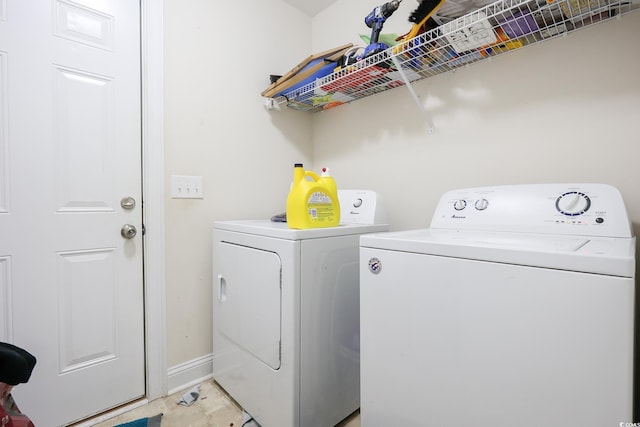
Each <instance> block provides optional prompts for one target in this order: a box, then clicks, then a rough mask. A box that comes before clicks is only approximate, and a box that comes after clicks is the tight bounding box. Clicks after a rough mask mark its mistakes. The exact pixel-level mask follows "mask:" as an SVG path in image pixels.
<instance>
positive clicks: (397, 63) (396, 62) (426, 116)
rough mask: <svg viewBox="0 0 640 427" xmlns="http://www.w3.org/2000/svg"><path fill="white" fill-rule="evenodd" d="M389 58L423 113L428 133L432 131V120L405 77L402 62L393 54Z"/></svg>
mask: <svg viewBox="0 0 640 427" xmlns="http://www.w3.org/2000/svg"><path fill="white" fill-rule="evenodd" d="M391 59H392V60H393V63H394V64H395V66H396V69H397V70H398V73H400V77H402V80H403V81H404V84H405V86H406V87H407V89H409V93H411V96H412V97H413V100H414V101H415V102H416V104H417V105H418V109H419V110H420V111H421V112H422V114H423V115H424V118H425V119H427V124H428V125H429V133H433V120H432V119H431V116H430V115H429V113H428V112H427V110H426V109H425V108H424V105H422V102H420V97H419V96H418V94H417V93H416V91H415V90H414V89H413V86H412V85H411V82H410V81H409V79H408V78H407V75H406V74H405V72H404V69H403V68H402V64H400V61H399V60H398V57H397V56H395V55H394V56H392V57H391Z"/></svg>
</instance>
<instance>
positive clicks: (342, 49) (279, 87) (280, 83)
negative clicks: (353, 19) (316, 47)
mask: <svg viewBox="0 0 640 427" xmlns="http://www.w3.org/2000/svg"><path fill="white" fill-rule="evenodd" d="M352 47H353V43H347V44H345V45H342V46H338V47H335V48H333V49H329V50H325V51H324V52H320V53H316V54H314V55H310V56H308V57H306V58H305V59H303V60H302V61H301V62H300V63H299V64H298V65H296V66H295V67H293V68H292V69H291V70H289V71H288V72H287V73H286V74H285V75H283V76H282V77H280V78H279V79H278V80H276V81H275V83H272V84H271V85H269V87H267V88H266V89H265V90H264V91H263V92H262V93H261V95H262V96H263V97H265V98H271V97H272V96H273V95H275V94H276V93H279V92H282V91H283V90H285V89H287V88H289V87H291V86H293V85H294V84H296V83H298V82H300V81H302V80H304V79H305V78H307V77H309V76H310V75H312V74H313V72H315V71H317V70H318V69H319V68H321V67H322V66H323V65H324V64H325V63H326V62H325V61H327V62H337V61H338V60H339V59H340V58H341V57H342V56H343V55H344V54H345V53H346V52H347V50H349V49H350V48H352ZM317 59H324V61H318V62H317V63H316V64H314V66H312V67H309V68H307V69H306V70H304V72H303V73H301V71H302V70H303V69H304V68H305V67H307V66H308V65H309V64H311V63H312V62H313V61H315V60H317ZM311 68H313V69H314V71H313V72H308V71H309V70H310V69H311ZM298 74H305V76H304V77H302V78H298V77H299V76H297V75H298ZM294 77H296V78H297V81H295V82H291V81H289V80H292V79H293V78H294Z"/></svg>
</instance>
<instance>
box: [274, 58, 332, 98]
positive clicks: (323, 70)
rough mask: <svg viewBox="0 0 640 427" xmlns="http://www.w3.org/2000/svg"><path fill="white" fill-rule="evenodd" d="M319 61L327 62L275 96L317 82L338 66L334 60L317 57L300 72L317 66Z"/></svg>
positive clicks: (275, 96)
mask: <svg viewBox="0 0 640 427" xmlns="http://www.w3.org/2000/svg"><path fill="white" fill-rule="evenodd" d="M319 62H326V65H323V66H321V67H320V68H319V69H318V71H316V72H315V73H313V74H311V75H310V76H309V77H307V78H305V79H303V80H301V81H300V82H298V83H296V84H294V85H293V86H290V87H288V88H286V89H284V90H282V91H280V92H278V93H276V94H275V95H274V96H273V97H274V98H277V97H278V96H281V95H285V94H287V93H290V92H293V91H295V90H296V89H300V88H301V87H303V86H306V85H308V84H309V83H313V82H315V81H316V79H319V78H322V77H325V76H328V75H329V74H331V73H332V72H333V70H334V69H335V68H336V63H335V62H333V61H326V60H324V59H316V60H313V61H311V62H310V63H309V64H307V66H305V67H304V68H303V69H302V70H300V73H299V74H302V73H304V72H305V70H308V69H309V68H311V67H315V66H317V64H318V63H319Z"/></svg>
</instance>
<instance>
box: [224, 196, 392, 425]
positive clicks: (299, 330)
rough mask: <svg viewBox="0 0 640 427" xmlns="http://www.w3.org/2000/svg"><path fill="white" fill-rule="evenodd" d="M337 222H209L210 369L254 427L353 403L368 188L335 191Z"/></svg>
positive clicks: (373, 213)
mask: <svg viewBox="0 0 640 427" xmlns="http://www.w3.org/2000/svg"><path fill="white" fill-rule="evenodd" d="M339 198H340V205H341V218H342V223H341V225H339V226H338V227H332V228H317V229H308V230H293V229H288V228H287V224H285V223H276V222H271V221H269V220H257V221H224V222H216V223H215V228H214V230H213V268H214V270H213V278H214V284H213V287H214V289H213V295H214V299H213V330H214V335H213V376H214V379H215V380H216V381H217V382H218V383H219V384H220V385H221V386H222V387H223V388H224V389H225V390H226V391H227V392H228V393H229V394H230V395H231V397H233V398H234V399H235V400H236V401H237V402H238V403H239V404H240V405H241V406H242V407H243V408H244V410H246V411H247V412H248V413H249V414H251V416H252V417H253V418H254V419H255V420H256V421H257V422H258V423H260V425H261V426H262V427H302V426H304V427H331V426H334V425H336V424H337V423H338V422H340V421H341V420H342V419H344V418H346V417H347V416H349V415H350V414H351V413H352V412H354V411H355V410H357V409H358V407H359V406H360V390H359V381H360V348H359V344H360V340H359V338H360V335H359V333H360V331H359V270H358V255H359V237H360V235H362V234H365V233H373V232H381V231H385V230H387V229H388V226H387V225H385V224H383V223H381V222H383V221H384V218H383V217H382V208H381V204H380V200H379V199H378V197H377V195H376V193H375V192H372V191H355V190H344V191H339Z"/></svg>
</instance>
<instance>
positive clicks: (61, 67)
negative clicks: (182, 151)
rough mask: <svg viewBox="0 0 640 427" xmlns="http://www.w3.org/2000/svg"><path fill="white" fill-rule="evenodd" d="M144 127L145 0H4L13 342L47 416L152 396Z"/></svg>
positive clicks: (0, 9) (4, 248) (5, 293)
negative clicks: (128, 228) (31, 358)
mask: <svg viewBox="0 0 640 427" xmlns="http://www.w3.org/2000/svg"><path fill="white" fill-rule="evenodd" d="M140 134H141V113H140V5H139V2H137V1H132V0H73V1H70V0H0V340H2V341H10V342H13V343H15V344H17V345H19V346H23V347H25V348H27V349H28V350H29V351H31V352H32V353H34V355H35V356H36V357H37V358H38V364H37V366H36V369H35V371H34V373H33V375H32V377H31V380H30V381H29V383H28V384H25V385H20V386H19V387H17V388H16V389H15V391H14V395H15V397H16V400H17V401H18V403H19V405H20V407H21V409H22V410H23V411H25V412H27V413H28V414H29V415H30V416H31V417H32V418H33V419H34V422H35V424H36V425H40V426H55V425H62V424H67V423H70V422H72V421H74V420H79V419H82V418H85V417H88V416H90V415H92V414H96V413H99V412H101V411H104V410H106V409H109V408H112V407H115V406H118V405H120V404H122V403H124V402H127V401H130V400H133V399H136V398H138V397H141V396H143V395H144V394H145V377H144V337H143V334H144V329H143V289H142V283H143V282H142V233H141V229H142V206H141V205H142V203H141V137H140ZM124 197H131V198H132V199H133V200H135V207H132V208H131V207H129V208H125V207H123V206H121V199H123V198H124ZM125 224H131V225H133V226H134V227H136V228H137V230H138V234H137V235H136V236H135V237H133V238H131V239H126V238H124V237H122V236H121V228H122V227H123V225H125Z"/></svg>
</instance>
